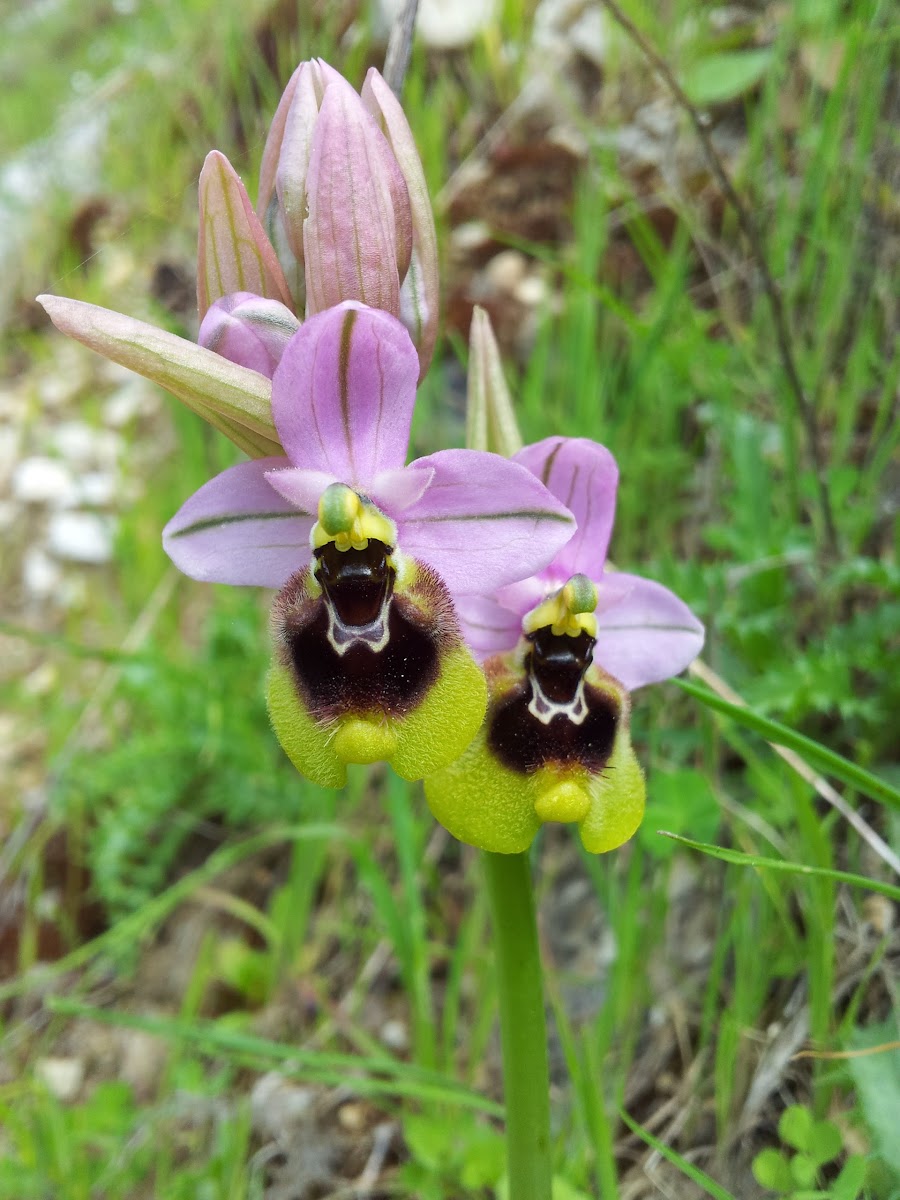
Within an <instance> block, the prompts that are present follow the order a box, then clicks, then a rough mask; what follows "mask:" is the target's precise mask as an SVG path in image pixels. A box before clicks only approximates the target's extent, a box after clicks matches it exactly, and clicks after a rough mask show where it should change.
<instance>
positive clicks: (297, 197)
mask: <svg viewBox="0 0 900 1200" xmlns="http://www.w3.org/2000/svg"><path fill="white" fill-rule="evenodd" d="M369 107H371V106H369ZM376 116H377V114H376V115H373V113H372V112H371V111H369V108H367V106H366V105H365V104H364V103H363V101H362V100H361V99H360V97H359V96H358V95H357V93H356V92H355V91H354V90H353V88H352V87H351V86H350V84H349V83H347V81H346V80H345V79H343V78H342V76H340V75H339V74H338V73H337V72H336V71H335V70H334V69H333V68H331V67H329V66H328V65H327V63H324V62H322V61H321V60H315V61H312V62H306V63H301V65H300V66H299V67H298V68H297V70H296V71H295V72H294V74H293V76H292V77H291V80H290V82H289V83H288V86H287V88H286V89H285V92H284V95H283V96H282V98H281V102H280V104H279V106H278V109H277V111H276V113H275V118H274V120H273V122H272V127H271V129H270V131H269V136H268V139H267V141H266V148H265V151H264V153H263V162H262V168H261V171H260V190H259V201H258V204H257V211H258V212H259V214H260V217H261V218H262V220H263V223H264V225H265V227H266V229H267V231H268V233H269V237H270V238H271V241H272V244H273V245H274V246H275V249H276V252H277V253H278V257H279V260H280V261H281V264H282V266H283V268H284V271H285V274H286V275H287V277H288V280H289V281H290V284H291V290H292V292H293V295H294V298H295V302H296V306H297V308H298V311H299V310H300V309H301V308H305V311H306V312H307V314H309V315H311V314H312V313H315V312H319V311H321V310H323V309H325V308H330V307H332V306H333V305H335V304H340V303H341V302H343V301H344V300H359V301H361V302H362V303H364V304H368V305H370V306H371V307H372V308H380V309H383V310H385V311H387V312H390V313H392V314H394V315H395V316H401V315H402V314H404V313H410V314H412V316H411V317H410V318H409V319H411V320H412V322H413V324H416V322H417V321H418V319H419V318H418V315H417V314H419V313H420V312H421V311H422V309H423V305H424V301H423V300H422V299H421V298H420V296H419V293H420V292H421V291H422V289H421V286H418V285H419V281H420V278H421V275H422V271H421V268H419V267H417V266H413V268H412V269H411V263H412V261H413V255H414V249H415V247H414V234H413V214H412V209H411V204H410V195H409V187H408V180H407V176H406V172H405V170H404V169H403V166H402V164H401V163H400V162H399V161H398V159H397V157H396V155H395V153H394V151H393V149H392V148H391V144H390V140H389V138H388V137H387V136H386V135H385V133H384V132H382V128H380V127H379V126H380V125H383V122H381V120H380V118H378V119H376ZM401 116H402V114H401ZM413 152H414V147H413ZM419 258H421V255H419ZM408 278H409V279H410V283H409V284H408V285H407V291H408V292H409V293H410V295H411V297H412V299H411V300H410V299H408V298H407V296H406V295H403V296H401V285H403V284H404V283H405V281H406V280H407V279H408ZM301 279H302V282H301Z"/></svg>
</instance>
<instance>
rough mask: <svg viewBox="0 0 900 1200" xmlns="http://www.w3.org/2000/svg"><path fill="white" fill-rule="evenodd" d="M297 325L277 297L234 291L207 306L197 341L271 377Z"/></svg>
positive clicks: (268, 377)
mask: <svg viewBox="0 0 900 1200" xmlns="http://www.w3.org/2000/svg"><path fill="white" fill-rule="evenodd" d="M299 328H300V322H299V321H298V320H297V318H296V317H295V316H294V314H293V313H292V312H291V310H290V309H289V308H286V307H285V306H284V305H283V304H281V303H280V302H279V301H278V300H266V299H263V298H262V297H261V296H254V295H252V294H251V293H250V292H234V293H233V294H232V295H230V296H222V297H221V298H220V299H219V300H216V301H215V303H214V304H211V305H210V307H209V311H208V312H207V314H206V316H205V317H204V318H203V320H202V322H201V324H200V332H199V333H198V335H197V341H198V342H199V343H200V345H201V346H205V347H206V349H207V350H214V351H215V352H216V354H221V355H222V357H223V358H227V359H228V360H229V362H233V363H238V364H239V365H240V366H242V367H248V368H249V369H250V370H251V371H258V372H259V373H260V375H265V376H266V378H267V379H271V378H272V376H273V375H274V374H275V368H276V367H277V366H278V364H279V363H280V362H281V356H282V354H283V353H284V349H285V346H287V344H288V342H289V341H290V340H291V338H292V337H293V336H294V334H295V333H296V332H297V330H298V329H299Z"/></svg>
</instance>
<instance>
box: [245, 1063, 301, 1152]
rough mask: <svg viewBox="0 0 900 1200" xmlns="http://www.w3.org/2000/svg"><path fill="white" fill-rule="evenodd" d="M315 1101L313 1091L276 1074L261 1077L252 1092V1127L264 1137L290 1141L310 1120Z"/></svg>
mask: <svg viewBox="0 0 900 1200" xmlns="http://www.w3.org/2000/svg"><path fill="white" fill-rule="evenodd" d="M314 1101H315V1093H314V1092H313V1091H312V1089H311V1088H306V1087H298V1086H297V1085H296V1084H294V1083H290V1082H289V1081H288V1080H287V1079H285V1078H284V1076H283V1075H279V1074H278V1072H277V1071H269V1072H267V1073H266V1074H265V1075H261V1076H260V1077H259V1079H257V1081H256V1083H254V1085H253V1090H252V1091H251V1093H250V1112H251V1115H252V1120H253V1128H254V1129H255V1130H256V1132H257V1133H258V1134H259V1135H260V1136H261V1137H268V1138H275V1139H277V1140H281V1139H289V1138H290V1134H291V1133H292V1131H293V1130H294V1129H295V1128H296V1126H298V1125H300V1124H301V1123H302V1122H304V1121H305V1120H308V1119H309V1116H310V1113H311V1111H312V1107H313V1103H314Z"/></svg>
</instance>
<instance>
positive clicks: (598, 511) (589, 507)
mask: <svg viewBox="0 0 900 1200" xmlns="http://www.w3.org/2000/svg"><path fill="white" fill-rule="evenodd" d="M514 461H515V462H518V463H522V465H523V466H525V467H527V468H528V470H529V471H531V472H532V473H533V474H535V475H537V477H538V479H540V480H541V482H542V483H544V484H546V485H547V487H548V488H549V489H550V491H551V492H552V493H553V495H554V496H556V497H557V498H558V499H559V500H562V502H563V504H565V506H566V508H568V509H569V510H570V511H571V513H572V515H573V516H574V518H575V520H576V521H577V522H578V529H577V530H576V532H575V534H574V536H573V537H572V539H571V541H570V542H569V543H568V544H567V545H566V546H565V547H564V548H563V550H561V551H560V553H559V555H558V556H557V557H556V559H555V560H554V562H553V574H554V576H556V577H558V578H559V579H560V580H562V581H563V582H565V580H566V579H568V578H569V576H570V575H576V574H579V573H581V574H582V575H587V576H588V578H589V579H597V578H598V577H599V575H600V572H601V571H602V570H603V564H604V562H605V561H606V551H607V548H608V546H609V538H610V534H611V533H612V527H613V521H614V519H615V515H616V488H617V486H618V482H619V469H618V467H617V466H616V460H615V459H614V458H613V456H612V455H611V454H610V452H609V451H608V450H607V449H606V447H605V446H601V445H599V443H597V442H591V441H588V439H587V438H565V437H550V438H545V439H544V441H542V442H537V443H536V444H535V445H533V446H526V447H525V448H524V450H520V451H519V453H518V454H517V455H516V456H515V459H514Z"/></svg>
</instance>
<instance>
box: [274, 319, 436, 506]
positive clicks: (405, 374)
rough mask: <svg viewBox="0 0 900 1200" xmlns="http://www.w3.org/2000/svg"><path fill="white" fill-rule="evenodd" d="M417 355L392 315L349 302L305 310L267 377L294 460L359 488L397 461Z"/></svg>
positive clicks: (285, 443) (407, 420)
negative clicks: (306, 315)
mask: <svg viewBox="0 0 900 1200" xmlns="http://www.w3.org/2000/svg"><path fill="white" fill-rule="evenodd" d="M418 374H419V360H418V358H417V357H416V352H415V349H414V348H413V344H412V342H411V341H410V340H409V334H408V333H407V332H406V330H405V329H404V328H403V326H402V325H401V324H400V322H399V321H398V320H396V319H395V318H394V317H392V316H389V315H388V314H387V313H384V312H377V311H375V310H374V309H370V308H364V307H363V306H362V305H359V304H355V303H347V304H341V305H339V306H338V307H337V308H331V309H328V310H327V311H326V312H323V313H319V314H318V315H316V316H314V317H310V318H309V320H308V321H306V322H305V323H304V324H303V325H302V326H301V327H300V329H299V331H298V332H297V333H296V334H295V335H294V337H293V338H292V340H291V342H290V344H289V345H288V347H287V349H286V350H285V352H284V355H283V357H282V359H281V363H280V365H279V367H278V370H277V371H276V372H275V377H274V379H273V380H272V414H273V416H274V418H275V424H276V426H277V428H278V431H279V434H280V436H281V442H282V445H283V446H284V448H285V451H286V452H287V455H288V457H289V458H290V460H291V462H292V464H293V465H294V466H297V467H303V468H304V469H305V470H310V471H325V472H327V473H328V474H330V475H332V476H333V477H334V478H335V479H339V480H340V481H341V482H342V483H346V484H349V485H350V486H351V487H356V488H358V489H359V490H361V491H363V492H365V491H366V489H367V487H368V485H369V484H370V482H371V481H372V480H373V479H374V478H375V477H376V475H378V474H379V472H381V471H386V470H390V469H392V468H397V467H402V466H403V461H404V459H405V457H406V446H407V442H408V441H409V423H410V420H411V418H412V409H413V403H414V402H415V398H416V379H417V378H418Z"/></svg>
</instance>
